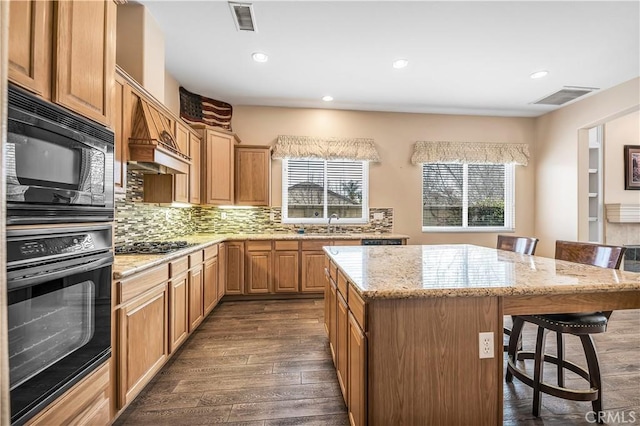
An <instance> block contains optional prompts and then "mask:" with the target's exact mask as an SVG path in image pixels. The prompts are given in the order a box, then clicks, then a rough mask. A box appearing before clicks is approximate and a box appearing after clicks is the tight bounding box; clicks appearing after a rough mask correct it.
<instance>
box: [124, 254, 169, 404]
mask: <svg viewBox="0 0 640 426" xmlns="http://www.w3.org/2000/svg"><path fill="white" fill-rule="evenodd" d="M164 268H165V269H166V266H165V267H164ZM150 272H151V271H150ZM160 275H164V276H165V278H164V280H163V282H161V283H160V284H156V283H153V281H151V280H150V278H154V277H155V276H157V275H153V276H149V275H144V276H141V277H140V280H139V281H138V282H136V281H135V280H136V278H135V277H134V278H131V280H127V282H123V283H121V287H122V288H123V292H124V291H125V290H126V287H129V286H135V287H139V288H140V290H144V289H145V288H146V287H151V289H150V290H147V291H145V292H143V293H142V295H140V296H138V297H134V298H133V299H132V300H130V301H127V302H125V303H124V304H123V305H122V306H120V308H119V309H118V311H117V320H118V326H117V327H118V342H117V344H118V348H117V363H118V378H119V379H118V407H123V406H125V405H127V404H129V403H130V402H131V401H132V400H133V399H134V398H135V397H136V395H138V393H139V392H140V391H141V390H142V388H144V386H145V385H146V384H147V383H148V382H149V380H151V378H152V377H153V376H154V375H155V373H156V372H157V371H158V370H160V368H161V367H162V365H163V364H164V363H165V361H166V359H167V356H168V355H169V353H168V349H169V345H168V344H167V340H168V324H169V320H168V297H167V285H166V273H165V274H160ZM154 284H155V285H154Z"/></svg>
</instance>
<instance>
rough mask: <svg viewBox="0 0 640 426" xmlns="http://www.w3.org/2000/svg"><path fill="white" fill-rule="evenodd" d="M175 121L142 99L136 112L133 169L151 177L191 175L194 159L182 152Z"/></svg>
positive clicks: (131, 141) (131, 143) (131, 149)
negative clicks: (174, 127)
mask: <svg viewBox="0 0 640 426" xmlns="http://www.w3.org/2000/svg"><path fill="white" fill-rule="evenodd" d="M172 124H173V121H172V120H170V119H169V118H167V117H166V116H165V115H163V114H161V113H160V112H159V111H158V110H157V109H156V108H155V107H154V106H153V105H152V104H150V103H149V102H147V101H146V100H145V99H143V98H140V99H139V100H138V103H137V105H136V106H135V111H134V112H133V126H132V129H131V137H130V138H129V167H130V168H132V169H137V170H140V171H142V172H147V173H162V174H185V173H189V166H190V164H191V157H189V156H188V155H186V154H184V153H182V152H180V149H179V148H178V145H177V144H176V140H175V135H174V133H173V126H172Z"/></svg>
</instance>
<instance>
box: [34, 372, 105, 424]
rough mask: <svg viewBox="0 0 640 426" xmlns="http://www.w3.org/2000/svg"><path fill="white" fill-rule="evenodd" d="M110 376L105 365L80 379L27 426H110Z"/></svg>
mask: <svg viewBox="0 0 640 426" xmlns="http://www.w3.org/2000/svg"><path fill="white" fill-rule="evenodd" d="M109 375H110V370H109V363H108V362H107V363H105V364H103V365H102V366H101V367H99V368H98V369H97V370H96V371H94V372H93V373H91V374H90V375H88V376H87V377H85V378H84V379H82V380H81V381H80V382H79V383H78V384H76V385H75V386H74V387H73V388H71V390H69V391H68V392H66V393H65V394H64V395H63V396H61V397H60V398H58V399H57V400H55V401H54V402H53V403H52V404H51V405H49V406H48V407H47V408H45V409H44V410H43V411H42V412H40V413H39V414H37V415H36V416H35V417H34V418H33V419H31V420H30V421H28V422H27V424H28V425H30V426H48V425H70V424H73V425H95V426H100V425H110V424H111V413H110V412H109V401H110V392H109V391H110V389H111V386H110V383H109Z"/></svg>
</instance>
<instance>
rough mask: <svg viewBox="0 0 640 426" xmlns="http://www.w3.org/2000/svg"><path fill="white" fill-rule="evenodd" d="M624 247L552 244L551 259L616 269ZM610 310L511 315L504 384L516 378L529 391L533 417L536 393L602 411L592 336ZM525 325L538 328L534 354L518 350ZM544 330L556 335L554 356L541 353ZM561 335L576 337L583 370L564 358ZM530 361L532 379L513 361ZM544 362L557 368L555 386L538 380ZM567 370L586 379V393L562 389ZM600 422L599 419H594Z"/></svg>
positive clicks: (536, 411) (602, 328) (537, 409)
mask: <svg viewBox="0 0 640 426" xmlns="http://www.w3.org/2000/svg"><path fill="white" fill-rule="evenodd" d="M625 250H626V248H625V247H619V246H608V245H603V244H591V243H580V242H570V241H556V255H555V258H556V259H559V260H567V261H569V262H575V263H582V264H586V265H593V266H599V267H602V268H611V269H618V268H619V267H620V263H621V261H622V256H623V254H624V252H625ZM610 316H611V311H608V312H593V313H578V314H575V313H569V314H553V315H517V316H514V317H513V318H514V321H513V328H512V329H511V336H510V337H509V349H508V357H507V374H506V377H505V379H506V381H507V382H511V381H512V380H513V377H516V378H517V379H518V380H520V381H521V382H523V383H525V384H527V385H529V386H531V387H532V388H533V410H532V412H533V415H534V416H536V417H538V416H539V415H540V406H541V396H540V392H543V393H546V394H549V395H553V396H556V397H558V398H563V399H570V400H573V401H591V404H592V406H593V411H594V412H596V413H600V412H601V411H602V383H601V379H600V366H599V364H598V355H597V353H596V348H595V346H594V344H593V339H592V337H591V335H592V334H595V333H604V332H605V331H606V329H607V323H608V320H609V317H610ZM525 322H528V323H532V324H535V325H537V326H538V334H537V339H536V349H535V352H524V351H519V350H518V339H519V338H520V335H521V334H522V328H523V326H524V324H525ZM548 331H553V332H555V333H556V342H557V346H558V349H557V356H552V355H548V354H545V341H546V334H547V332H548ZM564 334H572V335H574V336H578V337H579V338H580V342H581V343H582V348H583V349H584V353H585V358H586V361H587V369H584V368H582V367H580V366H578V365H576V364H574V363H572V362H569V361H567V360H565V359H564V339H563V335H564ZM527 359H533V360H534V368H533V377H531V376H530V375H528V374H526V373H525V371H524V370H522V369H519V368H518V367H517V366H516V360H527ZM545 362H549V363H552V364H555V365H556V366H557V369H558V374H557V381H558V384H557V386H555V385H551V384H548V383H545V382H543V381H542V371H543V366H544V363H545ZM565 369H568V370H570V371H573V372H574V373H576V374H578V375H579V376H581V377H583V378H584V379H585V380H587V381H588V382H589V384H590V389H588V390H576V389H568V388H565V387H564V371H565ZM596 418H597V419H600V416H597V417H596Z"/></svg>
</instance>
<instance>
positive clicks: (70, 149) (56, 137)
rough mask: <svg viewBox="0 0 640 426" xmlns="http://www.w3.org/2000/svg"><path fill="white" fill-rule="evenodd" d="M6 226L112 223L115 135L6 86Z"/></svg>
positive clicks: (57, 107)
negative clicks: (7, 102)
mask: <svg viewBox="0 0 640 426" xmlns="http://www.w3.org/2000/svg"><path fill="white" fill-rule="evenodd" d="M8 100H9V105H8V118H7V146H6V149H5V158H6V180H7V224H8V225H12V224H40V223H68V222H101V221H112V220H113V150H114V135H113V132H111V131H110V130H109V129H107V128H105V127H103V126H101V125H99V124H96V123H94V122H92V121H90V120H88V119H86V118H83V117H81V116H79V115H76V114H73V113H71V112H69V111H67V110H65V109H64V108H61V107H59V106H57V105H54V104H51V103H49V102H46V101H44V100H42V99H39V98H37V97H35V96H34V95H32V94H30V93H28V92H26V91H24V90H22V89H19V88H17V87H15V86H13V85H9V90H8Z"/></svg>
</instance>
